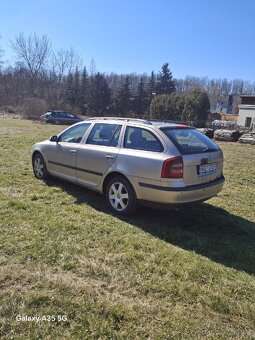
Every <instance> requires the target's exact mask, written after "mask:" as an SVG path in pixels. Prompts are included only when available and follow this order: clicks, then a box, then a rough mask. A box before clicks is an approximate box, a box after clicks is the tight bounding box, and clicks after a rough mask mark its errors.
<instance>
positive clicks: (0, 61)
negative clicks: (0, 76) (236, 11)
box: [0, 35, 4, 71]
mask: <svg viewBox="0 0 255 340" xmlns="http://www.w3.org/2000/svg"><path fill="white" fill-rule="evenodd" d="M1 38H2V37H1V35H0V39H1ZM3 54H4V50H2V49H1V47H0V71H1V68H2V66H3V63H4V62H3V60H2V57H3Z"/></svg>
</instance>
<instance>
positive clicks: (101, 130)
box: [76, 123, 122, 187]
mask: <svg viewBox="0 0 255 340" xmlns="http://www.w3.org/2000/svg"><path fill="white" fill-rule="evenodd" d="M121 129H122V125H120V124H110V123H96V124H95V125H94V126H93V128H92V129H91V131H90V133H89V136H88V138H87V141H86V144H81V146H80V148H79V150H78V152H77V158H76V171H77V180H78V182H80V183H81V184H83V185H86V186H92V187H96V186H98V185H99V183H100V181H101V179H102V176H103V175H104V173H105V172H106V171H107V170H108V169H109V168H110V167H111V166H113V164H114V162H115V159H116V157H117V154H118V152H119V137H120V133H121Z"/></svg>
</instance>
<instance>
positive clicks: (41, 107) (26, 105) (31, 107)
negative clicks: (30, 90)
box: [22, 98, 48, 119]
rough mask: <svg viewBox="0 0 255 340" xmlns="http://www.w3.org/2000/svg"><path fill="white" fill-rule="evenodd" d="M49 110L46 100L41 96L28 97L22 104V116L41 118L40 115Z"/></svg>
mask: <svg viewBox="0 0 255 340" xmlns="http://www.w3.org/2000/svg"><path fill="white" fill-rule="evenodd" d="M47 110H48V104H47V103H46V101H45V100H42V99H39V98H26V99H24V101H23V105H22V116H23V117H24V118H27V119H40V115H41V114H43V113H44V112H46V111H47Z"/></svg>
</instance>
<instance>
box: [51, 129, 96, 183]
mask: <svg viewBox="0 0 255 340" xmlns="http://www.w3.org/2000/svg"><path fill="white" fill-rule="evenodd" d="M89 126H90V123H83V124H79V125H76V126H73V127H70V128H69V129H67V130H65V131H64V132H63V133H62V134H61V135H60V136H59V137H58V141H57V142H53V143H52V145H51V146H50V148H49V150H48V152H47V168H48V170H49V172H50V173H52V174H53V175H57V176H60V177H63V178H65V179H67V180H70V181H76V169H75V162H76V155H77V151H78V149H79V147H80V145H81V144H80V142H81V140H82V138H83V136H84V134H85V133H86V131H87V129H88V127H89Z"/></svg>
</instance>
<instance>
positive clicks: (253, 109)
mask: <svg viewBox="0 0 255 340" xmlns="http://www.w3.org/2000/svg"><path fill="white" fill-rule="evenodd" d="M254 120H255V96H247V95H243V96H241V104H240V105H239V113H238V120H237V124H238V125H239V126H243V127H248V128H249V127H250V128H251V127H252V123H253V121H254Z"/></svg>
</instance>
